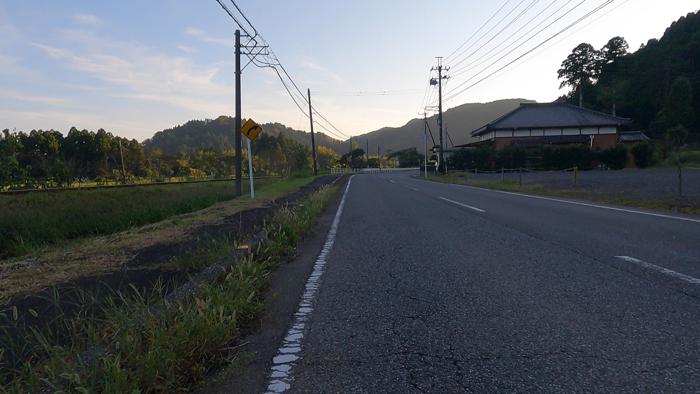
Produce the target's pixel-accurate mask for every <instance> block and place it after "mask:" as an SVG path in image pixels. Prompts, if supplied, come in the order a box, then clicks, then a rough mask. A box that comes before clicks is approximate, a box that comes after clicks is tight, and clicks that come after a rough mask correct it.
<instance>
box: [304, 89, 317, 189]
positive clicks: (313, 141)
mask: <svg viewBox="0 0 700 394" xmlns="http://www.w3.org/2000/svg"><path fill="white" fill-rule="evenodd" d="M306 91H307V93H308V94H309V122H311V155H312V157H313V161H314V176H316V175H318V164H316V138H315V137H314V112H313V110H312V109H313V107H312V106H311V89H307V90H306Z"/></svg>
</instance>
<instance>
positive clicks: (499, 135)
mask: <svg viewBox="0 0 700 394" xmlns="http://www.w3.org/2000/svg"><path fill="white" fill-rule="evenodd" d="M630 122H631V120H630V119H627V118H621V117H618V116H613V115H609V114H606V113H603V112H598V111H593V110H590V109H586V108H580V107H576V106H573V105H571V104H567V103H559V102H555V103H546V104H539V103H523V104H520V107H518V108H516V109H515V110H513V111H511V112H509V113H507V114H505V115H503V116H501V117H500V118H498V119H496V120H494V121H492V122H490V123H488V124H486V125H484V126H482V127H480V128H478V129H476V130H474V131H472V132H471V136H472V137H474V138H476V139H477V141H476V142H473V143H471V144H469V145H468V146H483V145H490V146H493V147H494V148H495V149H497V150H499V149H503V148H505V147H508V146H523V147H527V146H536V145H547V144H550V145H556V144H587V145H589V146H590V147H591V148H601V149H604V148H609V147H611V146H614V145H616V144H618V143H619V142H620V131H619V130H620V127H621V126H623V125H625V124H628V123H630Z"/></svg>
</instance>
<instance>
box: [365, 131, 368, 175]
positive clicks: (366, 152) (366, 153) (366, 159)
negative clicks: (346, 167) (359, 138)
mask: <svg viewBox="0 0 700 394" xmlns="http://www.w3.org/2000/svg"><path fill="white" fill-rule="evenodd" d="M365 161H366V163H365V167H366V168H369V138H367V150H366V151H365Z"/></svg>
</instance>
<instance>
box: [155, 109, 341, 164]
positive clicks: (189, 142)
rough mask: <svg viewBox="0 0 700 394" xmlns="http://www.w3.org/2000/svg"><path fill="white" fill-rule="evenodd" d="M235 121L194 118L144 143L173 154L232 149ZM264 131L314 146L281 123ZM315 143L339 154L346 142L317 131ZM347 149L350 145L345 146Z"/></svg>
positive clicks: (265, 126)
mask: <svg viewBox="0 0 700 394" xmlns="http://www.w3.org/2000/svg"><path fill="white" fill-rule="evenodd" d="M234 120H235V118H232V117H230V116H220V117H218V118H216V119H214V120H191V121H189V122H187V123H185V124H183V125H180V126H176V127H173V128H171V129H166V130H163V131H159V132H157V133H155V134H154V135H153V137H151V138H149V139H147V140H145V141H144V142H143V145H144V147H145V148H146V150H153V149H160V150H161V151H162V152H163V153H164V154H166V155H170V156H174V155H177V154H179V153H181V152H193V151H196V150H201V149H212V150H216V151H223V150H227V149H233V148H234V143H235V137H234V135H235V134H234V132H233V129H234ZM262 126H263V130H264V132H265V133H267V134H270V135H274V136H278V135H280V134H283V135H284V136H285V137H286V138H289V139H290V140H293V141H295V142H298V143H300V144H303V145H306V146H311V135H310V134H309V133H307V132H305V131H300V130H294V129H292V128H289V127H286V126H284V125H282V124H279V123H266V124H263V125H262ZM316 144H317V145H318V146H325V147H327V148H330V149H333V150H334V151H336V152H339V153H340V149H341V147H342V146H343V141H339V140H336V139H333V138H331V137H329V136H327V135H325V134H323V133H318V132H317V133H316ZM343 149H345V150H347V148H343Z"/></svg>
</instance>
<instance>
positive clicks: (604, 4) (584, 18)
mask: <svg viewBox="0 0 700 394" xmlns="http://www.w3.org/2000/svg"><path fill="white" fill-rule="evenodd" d="M615 1H616V0H606V1H605V2H604V3H602V4H601V5H599V6H598V7H596V8H595V9H593V10H592V11H589V12H588V13H587V14H585V15H584V16H582V17H580V18H579V19H577V20H576V21H574V22H572V23H571V24H569V25H568V26H566V27H565V28H564V29H562V30H560V31H558V32H557V33H556V34H554V35H552V36H550V37H549V38H547V39H546V40H544V41H542V42H541V43H539V44H537V45H536V46H535V47H533V48H531V49H530V50H528V51H527V52H525V53H524V54H522V55H520V56H518V57H517V58H515V59H513V60H511V61H510V62H508V63H506V64H505V65H504V66H502V67H500V68H499V69H497V70H495V71H494V72H492V73H490V74H488V75H486V76H485V77H483V78H481V79H480V80H478V81H476V82H474V83H473V84H471V85H469V86H467V87H465V88H464V89H461V90H460V91H458V92H456V93H454V94H451V95H450V96H449V97H448V98H447V100H451V99H453V98H455V97H457V96H459V95H460V94H462V93H464V92H465V91H467V90H469V89H471V88H472V87H474V86H476V85H478V84H480V83H481V82H483V81H485V80H487V79H489V78H490V77H492V76H493V75H495V74H497V73H499V72H500V71H502V70H504V69H505V68H507V67H508V66H510V65H512V64H513V63H515V62H517V61H518V60H520V59H522V58H524V57H525V56H527V55H529V54H530V53H532V52H534V51H535V50H537V49H538V48H540V47H542V46H543V45H544V44H546V43H548V42H550V41H551V40H553V39H555V38H556V37H558V36H560V35H561V34H563V33H564V32H566V31H567V30H569V29H570V28H572V27H574V26H576V25H577V24H579V23H580V22H582V21H584V20H586V19H588V18H589V17H590V16H592V15H594V14H596V13H597V12H598V11H600V10H602V9H603V8H605V7H607V6H608V5H610V4H612V3H613V2H615ZM489 67H490V66H489ZM463 85H464V83H462V84H460V85H459V86H458V87H456V88H455V89H458V88H459V87H460V86H463ZM455 89H453V90H452V91H454V90H455Z"/></svg>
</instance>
